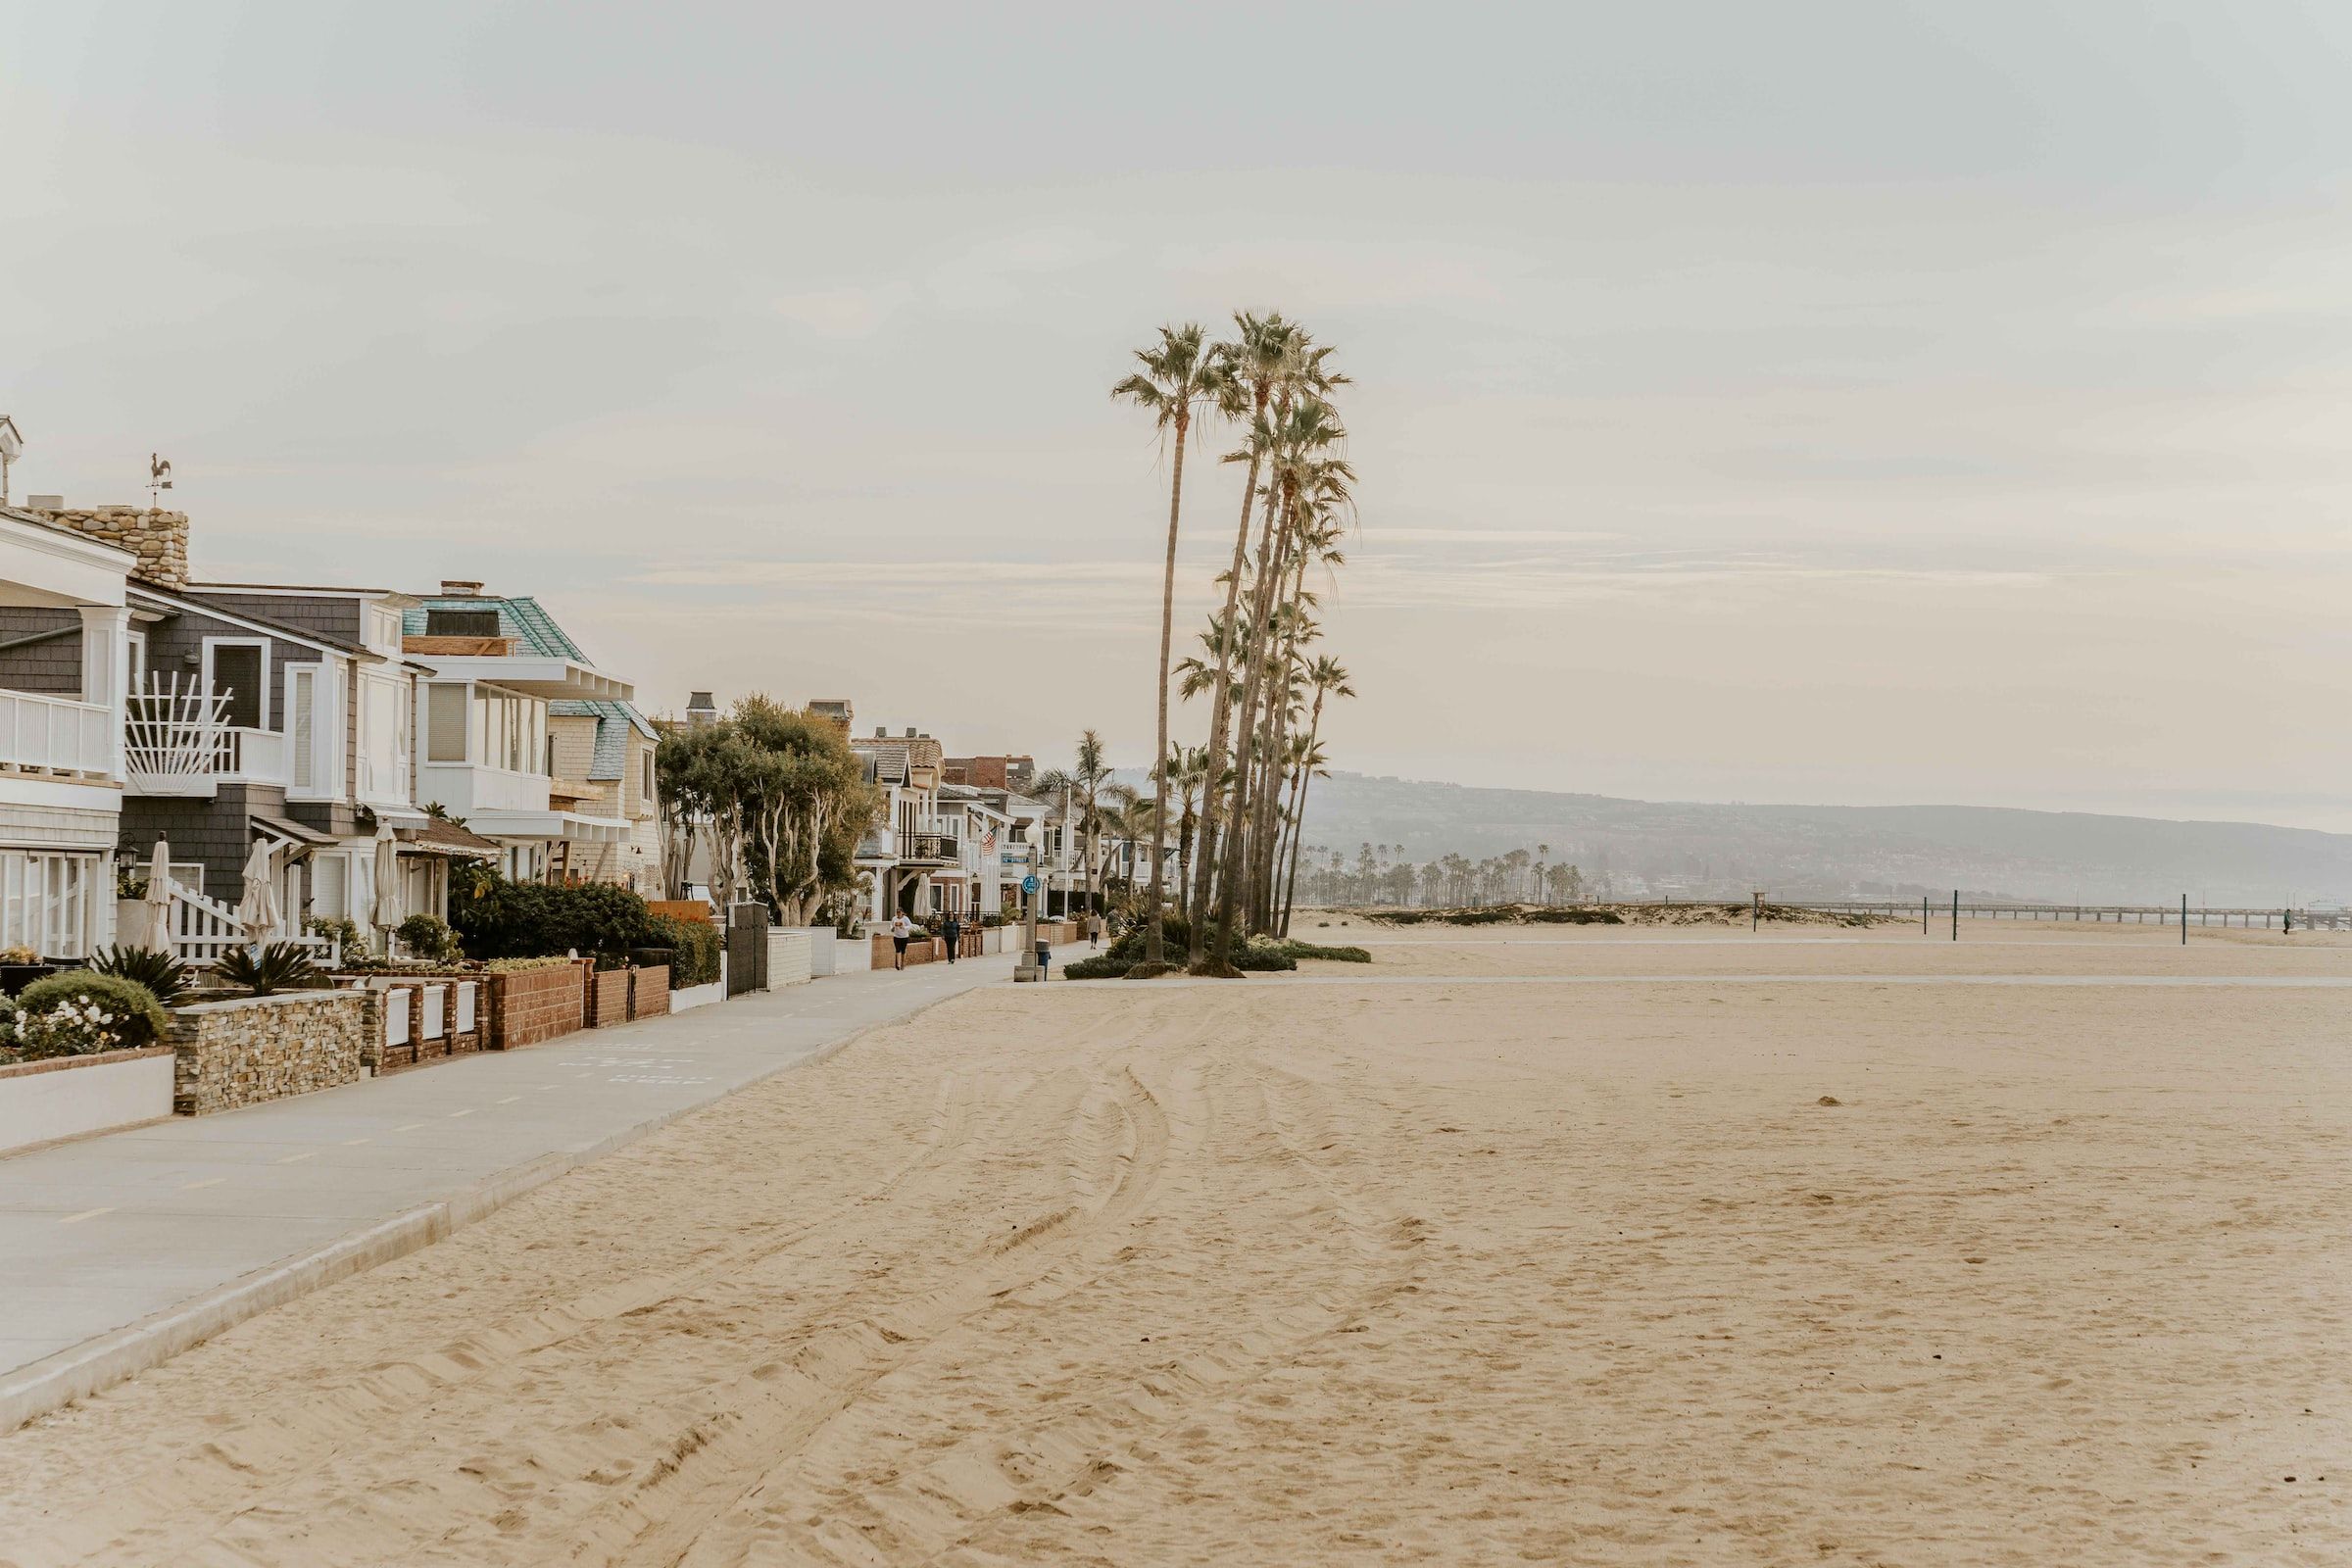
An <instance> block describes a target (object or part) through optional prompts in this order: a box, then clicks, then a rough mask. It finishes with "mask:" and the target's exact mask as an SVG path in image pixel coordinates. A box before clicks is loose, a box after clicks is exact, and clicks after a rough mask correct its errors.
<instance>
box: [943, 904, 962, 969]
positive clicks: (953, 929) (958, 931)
mask: <svg viewBox="0 0 2352 1568" xmlns="http://www.w3.org/2000/svg"><path fill="white" fill-rule="evenodd" d="M939 934H940V935H941V936H942V937H944V938H945V939H946V940H947V944H948V961H949V962H950V963H954V962H955V961H956V949H957V948H958V947H960V946H962V945H963V922H962V921H961V920H958V919H957V918H956V911H955V910H954V909H950V910H948V911H947V913H946V914H945V915H943V916H941V918H940V922H939Z"/></svg>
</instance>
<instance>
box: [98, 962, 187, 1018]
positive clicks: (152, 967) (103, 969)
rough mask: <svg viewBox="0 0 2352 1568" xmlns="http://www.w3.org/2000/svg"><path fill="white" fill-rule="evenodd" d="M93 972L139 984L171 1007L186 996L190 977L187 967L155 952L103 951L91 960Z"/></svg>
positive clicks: (149, 993) (157, 999) (152, 995)
mask: <svg viewBox="0 0 2352 1568" xmlns="http://www.w3.org/2000/svg"><path fill="white" fill-rule="evenodd" d="M90 972H91V973H92V974H111V975H113V976H115V977H116V978H117V979H119V980H133V981H136V982H137V983H138V984H140V985H143V986H145V987H146V988H147V994H148V995H149V996H151V997H153V998H155V1000H156V1001H158V1002H160V1003H162V1004H163V1005H165V1006H167V1007H169V1006H170V1005H172V1004H173V1003H175V1002H177V1001H178V1000H179V999H180V998H181V997H182V996H183V995H185V994H186V992H187V989H188V980H189V977H190V976H189V969H188V966H187V965H186V964H184V963H182V962H180V961H179V960H178V959H177V958H175V957H173V956H172V955H171V954H169V953H158V952H156V951H155V949H153V948H100V949H99V950H98V951H97V952H96V953H94V954H92V955H91V956H90Z"/></svg>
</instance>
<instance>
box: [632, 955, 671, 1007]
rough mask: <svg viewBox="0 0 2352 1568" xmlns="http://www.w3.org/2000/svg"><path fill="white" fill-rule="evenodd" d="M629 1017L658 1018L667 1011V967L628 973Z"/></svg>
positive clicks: (655, 967) (663, 965)
mask: <svg viewBox="0 0 2352 1568" xmlns="http://www.w3.org/2000/svg"><path fill="white" fill-rule="evenodd" d="M629 975H630V980H631V984H630V987H629V1016H630V1017H632V1018H659V1017H660V1016H662V1014H663V1013H665V1012H667V1011H669V965H668V964H666V963H662V964H656V965H654V966H653V967H652V968H648V969H632V970H630V971H629Z"/></svg>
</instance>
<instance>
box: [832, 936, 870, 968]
mask: <svg viewBox="0 0 2352 1568" xmlns="http://www.w3.org/2000/svg"><path fill="white" fill-rule="evenodd" d="M873 966H874V943H873V939H872V938H871V937H868V936H864V935H862V934H860V935H858V936H854V937H839V938H836V939H835V941H834V943H833V972H834V973H835V974H862V973H864V972H865V971H866V970H868V969H871V968H872V967H873Z"/></svg>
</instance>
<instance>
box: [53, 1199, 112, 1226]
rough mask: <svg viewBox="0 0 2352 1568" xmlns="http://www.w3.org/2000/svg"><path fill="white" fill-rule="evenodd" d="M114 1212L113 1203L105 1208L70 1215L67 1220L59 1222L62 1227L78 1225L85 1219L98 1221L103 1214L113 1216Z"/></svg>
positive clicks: (85, 1210) (90, 1209)
mask: <svg viewBox="0 0 2352 1568" xmlns="http://www.w3.org/2000/svg"><path fill="white" fill-rule="evenodd" d="M114 1211H115V1208H114V1205H113V1204H112V1203H109V1204H108V1205H107V1206H106V1207H104V1208H85V1209H83V1210H82V1211H81V1212H80V1213H78V1214H68V1215H67V1216H66V1217H65V1218H63V1219H61V1220H59V1221H58V1223H59V1224H60V1225H78V1224H80V1223H81V1222H82V1221H83V1220H85V1219H96V1218H97V1217H98V1216H99V1215H101V1214H112V1213H113V1212H114Z"/></svg>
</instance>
